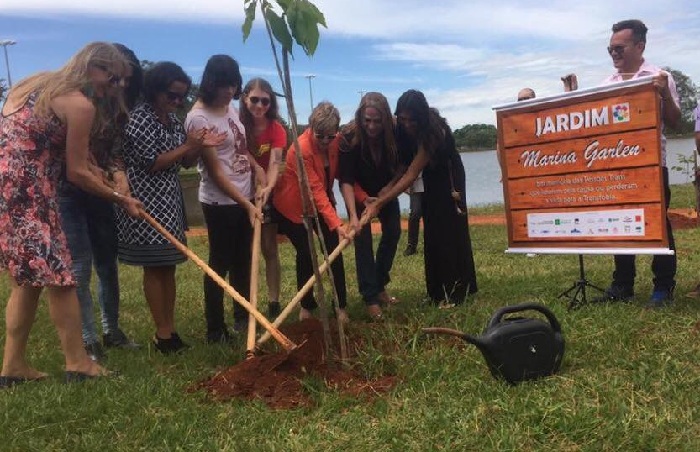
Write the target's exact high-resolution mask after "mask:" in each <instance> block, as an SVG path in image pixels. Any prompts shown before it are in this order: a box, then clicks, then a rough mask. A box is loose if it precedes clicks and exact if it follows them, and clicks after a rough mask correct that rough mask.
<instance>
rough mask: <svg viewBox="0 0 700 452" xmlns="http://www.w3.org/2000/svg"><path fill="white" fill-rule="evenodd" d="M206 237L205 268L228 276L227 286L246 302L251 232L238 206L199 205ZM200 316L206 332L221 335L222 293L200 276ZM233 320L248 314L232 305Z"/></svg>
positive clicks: (213, 283) (222, 318)
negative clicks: (201, 282)
mask: <svg viewBox="0 0 700 452" xmlns="http://www.w3.org/2000/svg"><path fill="white" fill-rule="evenodd" d="M202 212H203V213H204V219H205V221H206V222H207V232H208V234H209V266H210V267H211V268H212V269H213V270H214V271H215V272H216V273H217V274H218V275H219V276H221V277H222V278H226V274H227V273H228V277H229V284H231V286H233V288H234V289H236V292H238V293H240V294H241V295H242V296H243V297H244V298H245V299H246V300H247V299H248V298H250V260H251V245H252V240H253V228H252V227H251V225H250V220H249V219H248V212H247V211H246V210H245V209H244V208H243V207H241V206H239V205H237V204H234V205H225V206H218V205H217V206H214V205H209V204H204V203H202ZM204 316H205V318H206V321H207V332H216V331H221V330H223V329H224V327H225V322H224V290H223V289H222V288H221V287H220V286H219V285H218V284H217V283H216V282H214V280H213V279H211V278H210V277H209V276H207V275H205V276H204ZM233 316H234V319H235V320H239V321H244V320H245V319H247V318H248V312H247V311H246V310H245V308H243V307H242V306H241V305H240V304H238V303H236V302H234V303H233Z"/></svg>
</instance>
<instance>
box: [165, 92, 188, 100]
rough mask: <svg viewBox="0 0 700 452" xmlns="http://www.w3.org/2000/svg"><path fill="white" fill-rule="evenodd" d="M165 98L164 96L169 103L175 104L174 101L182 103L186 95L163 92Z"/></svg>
mask: <svg viewBox="0 0 700 452" xmlns="http://www.w3.org/2000/svg"><path fill="white" fill-rule="evenodd" d="M165 96H166V97H167V98H168V100H169V101H171V102H175V101H176V100H177V101H180V102H182V101H184V100H185V96H186V94H182V93H176V92H174V91H166V92H165Z"/></svg>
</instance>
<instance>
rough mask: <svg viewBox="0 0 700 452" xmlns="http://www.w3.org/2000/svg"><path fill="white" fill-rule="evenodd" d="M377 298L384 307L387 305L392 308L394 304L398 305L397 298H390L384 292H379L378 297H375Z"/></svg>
mask: <svg viewBox="0 0 700 452" xmlns="http://www.w3.org/2000/svg"><path fill="white" fill-rule="evenodd" d="M377 298H378V299H379V301H380V302H382V303H384V304H386V305H389V306H393V305H395V304H398V303H400V301H399V299H398V298H396V297H392V296H390V295H389V294H388V293H387V291H386V290H383V291H381V292H379V295H377Z"/></svg>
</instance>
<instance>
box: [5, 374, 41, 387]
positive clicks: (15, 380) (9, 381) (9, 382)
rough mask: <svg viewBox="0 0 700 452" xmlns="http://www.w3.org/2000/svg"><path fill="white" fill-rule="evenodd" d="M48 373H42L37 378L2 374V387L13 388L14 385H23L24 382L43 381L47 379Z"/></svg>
mask: <svg viewBox="0 0 700 452" xmlns="http://www.w3.org/2000/svg"><path fill="white" fill-rule="evenodd" d="M47 378H48V375H42V376H41V377H36V378H27V377H13V376H11V375H1V376H0V389H5V388H11V387H13V386H17V385H21V384H22V383H28V382H30V381H41V380H46V379H47Z"/></svg>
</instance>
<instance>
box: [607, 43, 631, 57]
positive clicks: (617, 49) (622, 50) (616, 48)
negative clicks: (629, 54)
mask: <svg viewBox="0 0 700 452" xmlns="http://www.w3.org/2000/svg"><path fill="white" fill-rule="evenodd" d="M626 48H627V46H621V45H618V46H608V54H609V55H610V56H612V54H613V53H617V54H618V55H622V54H623V53H625V49H626Z"/></svg>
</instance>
